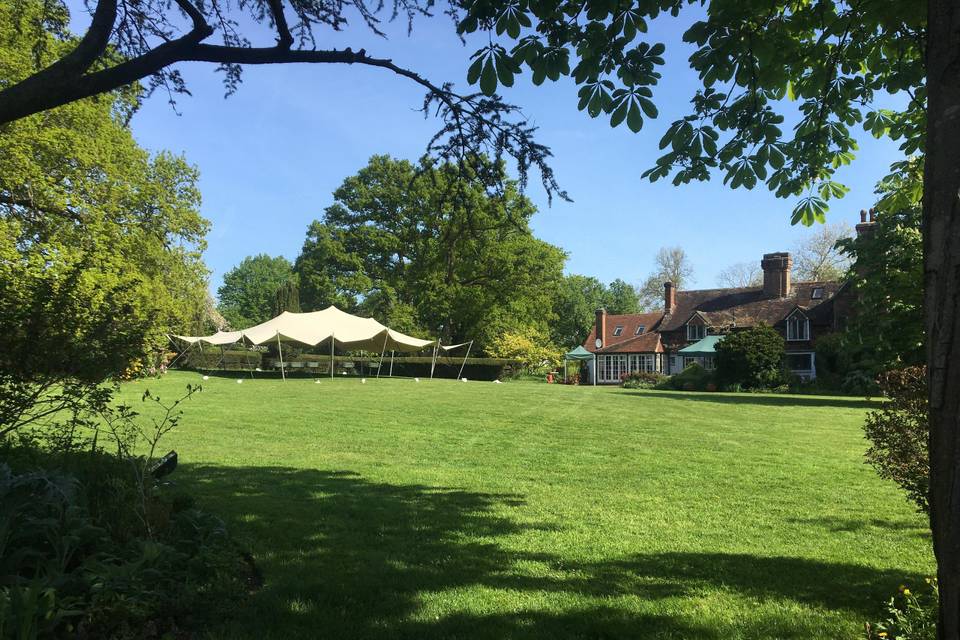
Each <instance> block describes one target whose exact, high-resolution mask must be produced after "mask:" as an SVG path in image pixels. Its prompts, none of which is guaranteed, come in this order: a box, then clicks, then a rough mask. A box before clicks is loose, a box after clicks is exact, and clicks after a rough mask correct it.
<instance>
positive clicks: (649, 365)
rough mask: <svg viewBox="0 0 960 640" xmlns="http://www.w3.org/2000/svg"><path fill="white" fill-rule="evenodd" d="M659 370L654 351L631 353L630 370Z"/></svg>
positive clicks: (648, 371)
mask: <svg viewBox="0 0 960 640" xmlns="http://www.w3.org/2000/svg"><path fill="white" fill-rule="evenodd" d="M656 370H657V360H656V356H655V355H654V354H652V353H631V354H630V367H629V371H630V372H631V373H633V372H634V371H642V372H645V373H654V372H655V371H656Z"/></svg>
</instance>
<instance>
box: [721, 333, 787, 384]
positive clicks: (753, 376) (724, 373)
mask: <svg viewBox="0 0 960 640" xmlns="http://www.w3.org/2000/svg"><path fill="white" fill-rule="evenodd" d="M716 351H717V377H718V379H719V381H720V383H721V384H722V385H723V386H724V387H730V386H733V385H737V384H739V385H740V386H741V387H742V388H744V389H769V388H773V387H778V386H780V385H782V384H783V383H784V374H783V358H784V347H783V336H781V335H780V334H779V333H777V331H775V330H774V329H773V327H771V326H769V325H765V324H760V325H757V326H755V327H751V328H749V329H743V330H741V331H734V332H733V333H730V334H728V335H727V336H726V337H724V339H723V340H721V341H720V342H718V343H717V346H716Z"/></svg>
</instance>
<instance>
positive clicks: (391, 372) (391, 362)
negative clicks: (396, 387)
mask: <svg viewBox="0 0 960 640" xmlns="http://www.w3.org/2000/svg"><path fill="white" fill-rule="evenodd" d="M388 377H389V378H392V377H393V349H390V375H389V376H388Z"/></svg>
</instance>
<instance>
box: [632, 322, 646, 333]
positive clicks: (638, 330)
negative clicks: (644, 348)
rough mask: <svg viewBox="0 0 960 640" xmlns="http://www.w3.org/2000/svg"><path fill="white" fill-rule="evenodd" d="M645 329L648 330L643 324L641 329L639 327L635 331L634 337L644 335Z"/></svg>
mask: <svg viewBox="0 0 960 640" xmlns="http://www.w3.org/2000/svg"><path fill="white" fill-rule="evenodd" d="M644 329H646V327H645V326H643V325H642V324H641V325H640V326H639V327H637V330H636V331H634V333H633V335H635V336H638V335H640V334H641V333H643V330H644Z"/></svg>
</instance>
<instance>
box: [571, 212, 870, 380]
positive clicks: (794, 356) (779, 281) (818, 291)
mask: <svg viewBox="0 0 960 640" xmlns="http://www.w3.org/2000/svg"><path fill="white" fill-rule="evenodd" d="M873 221H874V217H873V214H872V212H871V216H870V220H869V221H868V220H867V214H866V212H861V220H860V224H858V225H857V233H858V234H860V235H862V234H864V233H867V232H869V231H870V230H871V226H872V223H873ZM760 266H761V267H762V269H763V284H762V286H756V287H740V288H733V289H698V290H694V291H678V290H677V288H676V287H674V285H673V283H671V282H666V283H664V285H663V310H662V311H658V312H655V313H639V314H629V315H610V314H608V313H607V312H606V310H605V309H598V310H597V315H596V320H595V322H594V325H593V328H592V329H591V330H590V334H589V335H588V336H587V339H586V341H585V342H584V344H583V347H584V348H585V349H587V350H588V351H591V352H592V353H595V354H596V368H597V373H598V377H597V379H596V382H597V383H599V384H611V383H619V382H620V376H621V375H623V374H624V373H628V372H631V371H654V372H658V373H665V374H674V373H679V372H680V371H683V369H684V368H685V367H686V366H687V365H689V364H690V363H691V362H697V363H698V364H701V365H703V366H704V367H706V368H707V369H711V368H713V366H714V361H713V357H712V356H711V355H707V353H706V352H705V351H706V349H702V350H701V349H697V348H696V347H693V346H694V345H709V346H710V347H712V344H713V343H715V342H716V339H715V338H713V339H707V338H710V337H712V336H723V335H726V334H728V333H730V332H733V331H736V330H738V329H744V328H747V327H752V326H754V325H757V324H761V323H763V324H768V325H770V326H772V327H773V328H774V329H776V330H777V331H778V332H779V333H780V335H782V336H783V339H784V345H785V347H786V352H787V356H786V365H787V367H788V368H789V369H790V371H792V372H793V373H795V374H797V375H799V376H801V377H803V378H807V379H812V378H815V377H816V375H817V368H816V359H815V357H814V345H815V344H816V340H817V338H818V337H819V336H822V335H825V334H828V333H831V332H834V331H837V330H838V329H840V328H842V327H843V326H844V324H845V322H846V317H847V314H848V313H849V312H850V309H851V304H850V302H851V297H852V295H851V294H850V293H849V287H847V285H846V284H844V283H841V282H792V281H791V275H790V272H791V268H792V266H793V260H792V258H791V257H790V254H789V253H785V252H778V253H768V254H765V255H764V256H763V259H762V260H761V261H760ZM705 339H706V340H705ZM701 341H703V342H701ZM689 347H693V349H688V353H686V354H685V353H683V352H682V350H683V349H687V348H689ZM691 351H692V353H691ZM710 351H712V348H711V349H710ZM589 369H590V373H589V378H590V379H591V380H592V378H593V375H594V373H593V371H592V369H593V365H592V363H590V365H589Z"/></svg>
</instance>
